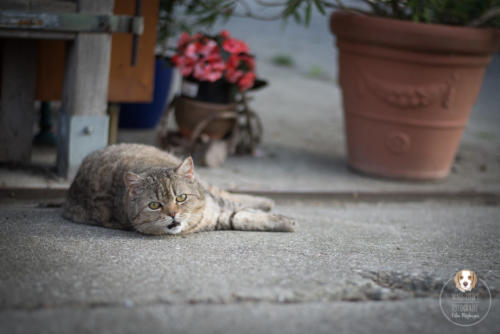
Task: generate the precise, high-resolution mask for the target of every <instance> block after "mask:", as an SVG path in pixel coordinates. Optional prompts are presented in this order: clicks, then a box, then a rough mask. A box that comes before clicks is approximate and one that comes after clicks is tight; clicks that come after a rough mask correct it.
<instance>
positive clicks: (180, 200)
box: [175, 194, 187, 203]
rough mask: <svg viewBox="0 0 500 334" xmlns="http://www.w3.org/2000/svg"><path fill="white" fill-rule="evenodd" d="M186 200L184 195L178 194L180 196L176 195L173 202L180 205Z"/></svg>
mask: <svg viewBox="0 0 500 334" xmlns="http://www.w3.org/2000/svg"><path fill="white" fill-rule="evenodd" d="M186 199H187V195H186V194H180V195H177V196H176V197H175V201H176V202H177V203H182V202H185V201H186Z"/></svg>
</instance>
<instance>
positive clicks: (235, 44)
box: [222, 38, 249, 53]
mask: <svg viewBox="0 0 500 334" xmlns="http://www.w3.org/2000/svg"><path fill="white" fill-rule="evenodd" d="M222 47H223V48H224V50H226V51H227V52H229V53H248V51H249V50H248V45H247V44H246V43H245V42H243V41H240V40H237V39H234V38H228V39H225V40H224V42H222Z"/></svg>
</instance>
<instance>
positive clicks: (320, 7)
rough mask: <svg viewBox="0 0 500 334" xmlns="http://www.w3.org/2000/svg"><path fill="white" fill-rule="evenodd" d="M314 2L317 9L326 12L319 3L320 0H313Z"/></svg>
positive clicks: (322, 12)
mask: <svg viewBox="0 0 500 334" xmlns="http://www.w3.org/2000/svg"><path fill="white" fill-rule="evenodd" d="M314 4H315V5H316V8H317V9H318V11H319V12H320V13H321V14H323V15H325V14H326V12H325V7H323V4H322V3H321V0H314Z"/></svg>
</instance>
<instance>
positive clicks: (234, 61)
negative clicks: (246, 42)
mask: <svg viewBox="0 0 500 334" xmlns="http://www.w3.org/2000/svg"><path fill="white" fill-rule="evenodd" d="M239 64H240V58H239V57H238V55H235V54H234V55H231V56H229V59H228V60H227V63H226V79H227V81H229V82H231V83H235V82H236V81H238V80H239V79H240V78H241V77H242V76H243V72H242V71H239V70H238V66H239Z"/></svg>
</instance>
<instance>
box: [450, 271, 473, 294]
mask: <svg viewBox="0 0 500 334" xmlns="http://www.w3.org/2000/svg"><path fill="white" fill-rule="evenodd" d="M453 280H454V281H455V285H456V287H457V289H458V290H460V291H462V292H466V291H471V290H472V289H473V288H474V287H475V286H476V283H477V276H476V273H474V272H473V271H472V270H460V271H459V272H458V273H457V274H456V275H455V277H454V278H453Z"/></svg>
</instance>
